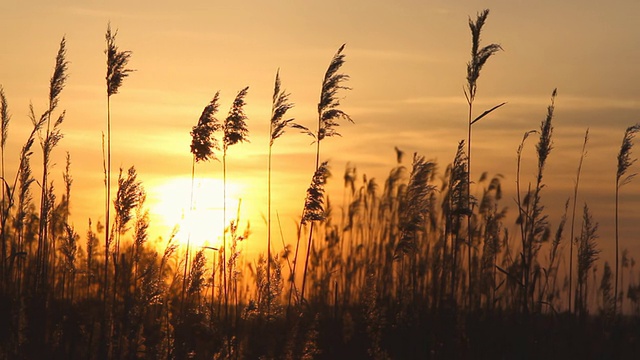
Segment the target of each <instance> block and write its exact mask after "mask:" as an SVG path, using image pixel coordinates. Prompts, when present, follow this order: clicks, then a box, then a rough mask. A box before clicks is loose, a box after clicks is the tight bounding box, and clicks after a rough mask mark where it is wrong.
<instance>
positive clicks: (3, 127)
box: [0, 85, 11, 287]
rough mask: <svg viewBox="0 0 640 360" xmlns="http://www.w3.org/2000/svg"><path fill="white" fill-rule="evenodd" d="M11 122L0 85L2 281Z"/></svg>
mask: <svg viewBox="0 0 640 360" xmlns="http://www.w3.org/2000/svg"><path fill="white" fill-rule="evenodd" d="M10 120H11V115H10V114H9V105H8V104H7V97H6V96H5V94H4V88H3V87H2V85H0V152H2V154H1V155H0V162H1V163H0V176H1V178H2V206H1V207H0V224H2V229H0V234H1V235H0V236H1V237H2V239H1V240H2V254H1V255H2V260H1V261H0V274H1V276H2V277H3V279H4V280H6V276H7V275H8V273H7V260H6V259H7V234H6V229H7V227H6V224H7V218H8V215H9V214H8V206H7V196H8V194H9V193H10V191H11V190H10V189H9V183H8V182H7V180H6V175H5V173H4V158H5V145H6V143H7V137H8V136H9V122H10ZM4 283H5V281H2V285H0V287H1V286H4Z"/></svg>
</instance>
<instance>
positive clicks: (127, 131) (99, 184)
mask: <svg viewBox="0 0 640 360" xmlns="http://www.w3.org/2000/svg"><path fill="white" fill-rule="evenodd" d="M485 8H488V9H490V10H491V13H490V15H489V18H488V21H487V24H486V26H485V28H484V29H483V34H482V41H483V43H484V44H488V43H499V44H500V45H501V46H502V47H503V49H504V51H503V52H500V53H498V54H497V55H496V56H494V57H492V58H491V59H489V61H488V63H487V64H486V66H485V67H484V68H483V70H482V73H481V75H480V79H479V82H478V94H477V101H476V107H475V109H476V114H479V113H480V112H481V111H483V110H484V109H487V108H490V107H492V106H493V105H495V104H498V103H501V102H507V104H506V105H505V106H504V107H502V108H500V109H499V110H498V111H496V112H494V113H493V114H491V116H489V117H487V118H485V119H483V120H482V121H481V122H479V123H477V124H476V125H474V130H473V141H472V144H473V155H472V156H473V157H472V169H471V171H472V178H476V179H477V178H479V177H480V174H481V173H482V172H484V171H487V172H488V173H489V174H490V175H493V174H502V175H504V179H503V186H504V189H505V194H506V195H505V198H504V200H503V205H505V206H508V207H509V208H510V210H511V213H514V212H515V210H514V209H515V202H514V198H515V192H514V187H515V186H514V184H515V169H516V149H517V148H518V145H519V144H520V141H521V139H522V136H523V134H524V133H525V132H526V131H528V130H531V129H536V128H538V127H539V125H540V122H541V121H542V120H544V117H545V114H546V107H547V106H548V104H549V100H550V95H551V92H552V90H553V89H554V88H557V89H558V97H557V99H556V113H555V115H556V116H555V118H554V127H555V130H554V134H553V141H554V148H553V150H552V153H551V155H550V157H549V160H548V164H547V169H546V173H545V184H546V187H545V189H544V191H543V194H542V197H543V202H544V204H545V206H546V209H547V210H548V211H549V215H550V222H551V224H552V226H553V227H554V228H555V226H557V224H558V222H559V219H560V213H561V210H562V208H563V205H564V202H565V201H566V199H567V198H568V197H569V196H571V194H572V192H573V186H574V179H575V175H576V170H577V166H578V160H579V157H580V150H581V147H582V141H583V137H584V133H585V131H586V129H587V128H589V129H590V130H589V131H590V140H589V144H588V148H587V150H588V155H587V157H586V159H585V162H584V166H583V174H582V178H581V183H580V194H579V198H578V204H579V205H578V206H579V208H580V207H581V205H582V204H584V203H585V202H586V203H588V204H589V207H590V208H591V210H592V213H593V215H594V219H595V220H596V221H597V222H599V224H600V231H599V235H600V240H599V241H600V246H601V248H602V250H603V253H602V255H601V257H602V258H603V259H605V260H608V261H610V262H611V261H613V255H612V254H613V252H612V249H613V247H612V244H613V241H614V238H613V209H614V191H615V185H614V181H615V171H616V156H617V152H618V150H619V148H620V143H621V140H622V136H623V134H624V130H625V129H626V128H627V127H628V126H630V125H632V124H634V123H636V122H638V121H640V87H639V86H638V84H640V71H638V69H637V64H639V63H640V32H638V31H637V14H638V13H639V12H640V3H639V2H637V1H635V0H615V1H609V2H606V3H605V2H602V1H595V0H583V1H564V2H558V1H547V0H541V1H536V2H530V1H514V0H493V1H455V2H454V1H417V0H411V1H409V0H401V1H394V2H390V1H381V0H367V1H343V0H342V1H336V0H326V1H295V2H294V1H271V2H266V1H227V2H221V1H209V0H207V1H190V2H188V3H181V2H176V1H166V0H156V1H136V2H130V1H118V0H116V1H109V2H104V1H77V0H76V1H56V2H51V1H12V0H8V1H3V2H2V3H0V44H1V46H2V50H1V51H0V84H1V85H2V86H3V88H4V91H5V94H6V96H7V100H8V102H9V107H10V112H11V114H12V121H11V123H10V128H9V139H8V141H7V153H6V158H7V165H6V168H7V172H8V175H9V178H11V176H12V175H11V174H13V173H15V169H16V168H17V161H18V159H17V157H18V153H19V149H20V147H21V146H22V144H23V142H24V140H25V139H26V138H27V136H28V132H29V131H30V121H29V119H28V108H29V103H30V102H32V103H33V105H34V107H35V109H36V113H42V112H43V111H44V110H45V108H46V106H47V100H46V99H47V94H48V81H49V78H50V76H51V73H52V71H53V65H54V59H55V54H56V51H57V49H58V46H59V43H60V40H61V38H62V37H63V36H65V37H66V41H67V49H68V54H67V59H68V60H69V62H70V65H69V79H68V82H67V85H66V88H65V89H64V91H63V93H62V95H61V102H60V105H59V107H60V109H65V110H66V112H67V117H66V120H65V122H64V124H63V125H62V131H63V133H64V135H65V137H64V139H63V140H62V142H61V143H60V145H59V146H58V148H56V149H55V151H54V155H53V159H54V162H55V163H56V165H55V167H54V168H53V170H52V171H51V174H52V175H51V176H52V178H53V179H54V181H57V184H59V185H58V188H62V175H61V174H62V171H63V170H64V157H65V152H67V151H68V152H69V153H70V154H71V161H72V164H71V174H72V176H73V178H74V185H73V188H72V195H71V196H72V204H71V206H72V208H71V211H72V216H73V217H72V219H73V221H74V224H75V227H76V229H77V231H78V232H79V233H80V234H83V235H84V233H85V232H86V228H87V223H88V219H89V218H91V219H92V220H93V222H94V223H95V222H96V221H98V220H99V219H102V218H103V217H104V214H103V205H102V204H103V201H104V189H103V172H102V148H101V137H102V133H103V132H105V131H106V91H105V80H104V77H105V71H106V67H105V55H104V48H105V40H104V34H105V31H106V28H107V24H108V23H109V22H110V23H111V26H112V27H113V28H114V29H118V35H117V44H118V46H119V47H120V49H122V50H130V51H132V52H133V55H132V58H131V62H130V67H131V68H134V69H135V70H136V71H135V72H134V73H132V74H131V76H130V77H129V78H126V79H125V81H124V84H123V86H122V87H121V88H120V92H119V93H118V94H116V95H114V96H113V97H112V102H111V104H112V131H113V133H112V164H113V165H112V166H113V168H114V174H117V169H118V168H119V167H122V168H124V169H126V168H128V167H130V166H132V165H135V167H136V169H137V171H138V174H139V179H140V180H142V181H143V185H144V187H145V189H146V191H147V193H148V195H147V204H148V206H149V209H150V212H151V219H152V230H153V236H154V238H156V237H158V236H162V237H163V238H164V239H166V238H167V237H168V236H169V234H170V232H171V228H172V227H173V226H174V225H175V224H182V227H183V228H185V227H186V225H185V224H186V222H188V220H185V219H183V214H185V213H187V212H188V208H189V198H190V191H191V159H192V155H191V153H190V152H189V144H190V141H191V138H190V135H189V131H190V130H191V127H192V126H194V125H195V124H196V123H197V120H198V117H199V116H200V113H201V111H202V108H203V107H204V106H205V105H206V104H207V103H208V101H209V100H210V99H211V98H212V97H213V95H214V94H215V92H216V91H220V96H221V107H220V109H221V110H220V113H219V117H220V118H224V116H226V112H227V111H228V110H227V109H228V108H229V106H230V104H231V102H232V100H233V98H234V96H235V95H236V93H237V92H238V91H239V90H240V89H242V88H243V87H245V86H249V87H250V88H249V94H248V96H247V98H246V101H247V106H246V108H245V110H246V112H247V115H248V117H249V120H248V126H249V131H250V133H249V139H250V143H246V144H241V145H234V146H233V147H232V148H230V150H229V154H228V169H227V170H228V182H229V195H228V196H229V199H230V202H229V206H228V208H230V210H229V211H230V214H235V212H236V207H237V204H238V203H239V202H240V201H239V199H240V198H242V200H241V211H240V213H241V222H242V223H244V222H245V221H247V220H248V221H250V223H251V230H252V232H253V235H252V236H251V237H250V239H249V240H248V241H247V242H248V243H249V244H248V245H246V246H247V251H249V252H250V253H251V252H253V253H258V252H261V251H264V248H265V245H264V234H265V231H266V230H265V229H266V224H265V220H264V218H265V216H266V215H265V214H266V171H267V149H268V148H267V146H268V137H269V135H268V124H269V116H270V110H271V96H272V91H273V81H274V77H275V73H276V71H277V70H278V69H280V75H281V79H282V84H283V87H284V88H286V89H287V91H289V92H290V93H291V99H292V101H293V102H294V103H295V104H296V106H295V107H294V108H293V109H292V110H291V111H290V115H291V116H293V117H295V118H296V121H297V122H298V123H301V124H303V125H306V126H309V127H311V128H312V129H313V127H314V126H315V121H316V120H315V119H316V104H317V101H318V97H319V92H320V86H321V81H322V77H323V75H324V72H325V71H326V68H327V66H328V64H329V62H330V60H331V57H332V56H333V54H334V53H335V52H336V50H337V49H338V47H339V46H340V45H341V44H343V43H346V48H345V51H344V53H345V54H346V63H345V65H344V66H343V68H342V71H343V72H344V73H346V74H348V75H349V76H350V77H351V79H350V81H349V83H348V85H349V86H350V87H351V88H352V90H351V91H345V92H342V93H340V96H341V103H342V109H343V110H344V111H345V112H347V113H349V114H350V115H351V117H352V118H353V119H354V121H355V124H347V123H342V124H341V126H340V127H339V129H338V130H339V131H340V133H341V134H342V137H336V138H330V139H327V140H326V141H323V143H322V154H321V158H322V159H328V160H330V166H331V168H332V171H333V173H334V177H333V179H332V180H330V183H329V184H328V193H329V194H330V196H331V197H332V199H334V200H333V203H334V204H337V205H336V206H339V205H340V204H341V199H342V180H341V179H342V173H343V171H344V168H345V166H346V164H347V162H350V163H351V164H353V165H355V166H356V167H357V169H358V173H359V174H360V175H362V174H367V176H368V177H369V178H372V177H375V178H376V179H378V182H379V183H383V181H384V179H385V177H386V175H387V174H388V172H389V170H390V169H391V167H393V166H394V165H395V152H394V150H393V149H394V146H398V147H399V148H401V149H402V150H403V151H405V152H406V153H407V154H412V153H413V152H417V153H419V154H421V155H424V156H426V157H427V158H429V159H436V160H437V161H438V162H439V164H440V167H441V169H442V170H444V167H446V164H447V163H449V162H450V161H451V160H452V159H453V156H454V154H455V149H456V145H457V143H458V141H460V140H462V139H465V138H466V131H467V113H466V112H467V106H466V102H465V98H464V95H463V91H462V90H463V87H464V84H465V77H466V63H467V61H468V60H469V53H470V34H469V28H468V19H469V17H475V15H476V13H477V12H478V11H481V10H482V9H485ZM311 141H312V140H311V138H309V137H307V136H305V135H303V134H299V133H297V132H296V131H293V130H289V131H288V132H287V133H286V134H285V135H284V136H283V137H282V138H280V139H278V140H277V141H276V143H275V145H274V157H273V164H274V165H273V194H274V196H273V204H274V205H273V207H274V210H277V212H278V215H279V217H280V220H281V226H282V227H283V233H284V234H285V241H286V242H287V243H292V242H293V241H294V239H293V233H294V230H293V229H295V221H296V219H297V218H299V216H300V213H301V210H302V206H303V205H304V196H305V190H306V188H307V187H308V184H309V181H310V179H311V175H312V173H313V170H314V160H315V157H314V150H315V148H314V146H312V145H311ZM534 143H535V141H530V142H528V143H527V147H526V149H525V151H524V154H523V172H522V177H523V181H524V182H525V183H526V182H533V181H534V176H535V165H536V160H535V157H534V156H535V154H534ZM38 152H39V151H36V153H35V154H34V157H33V169H34V173H35V175H36V178H39V177H40V176H41V175H39V174H41V166H39V165H38V164H39V163H40V161H41V160H40V158H39V153H38ZM406 165H409V164H406ZM638 166H640V165H638V164H636V165H634V167H632V169H631V171H632V172H636V171H638ZM195 174H196V181H195V183H196V186H195V189H196V198H197V201H196V208H197V209H198V218H197V219H195V220H189V221H191V222H192V223H193V222H195V223H198V224H204V225H203V226H204V228H203V229H197V230H194V235H193V237H194V238H201V241H205V239H202V238H208V237H211V236H212V235H211V234H210V233H211V230H210V228H208V227H207V226H211V227H216V226H220V224H216V220H212V219H216V218H219V215H220V214H221V207H222V201H221V195H220V193H221V191H222V190H221V189H222V185H221V178H222V165H221V163H219V162H209V163H204V164H198V165H197V166H196V171H195ZM114 178H115V175H114ZM639 195H640V180H636V181H635V182H632V183H631V184H629V185H627V186H626V187H624V188H623V189H622V190H621V208H620V209H621V210H620V213H621V214H622V215H621V223H620V225H621V226H620V229H621V247H622V248H629V249H630V250H631V253H632V255H633V254H637V255H635V257H636V258H638V259H640V243H638V237H637V235H636V234H637V233H638V232H639V230H640V228H639V227H638V226H639V225H638V222H637V218H638V212H637V209H638V207H639V206H640V196H639ZM274 216H275V215H274ZM507 226H508V227H509V228H510V229H512V230H514V229H515V227H514V224H513V223H512V222H511V223H509V224H507ZM181 236H185V234H182V235H181ZM209 241H215V239H209ZM277 241H279V240H277ZM280 243H281V242H280Z"/></svg>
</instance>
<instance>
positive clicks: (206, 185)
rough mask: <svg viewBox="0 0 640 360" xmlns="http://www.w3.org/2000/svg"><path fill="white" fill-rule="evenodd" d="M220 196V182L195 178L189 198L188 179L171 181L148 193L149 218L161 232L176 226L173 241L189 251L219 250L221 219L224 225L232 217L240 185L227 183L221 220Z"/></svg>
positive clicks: (189, 182)
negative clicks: (183, 245) (209, 247)
mask: <svg viewBox="0 0 640 360" xmlns="http://www.w3.org/2000/svg"><path fill="white" fill-rule="evenodd" d="M223 194H224V185H223V181H222V180H221V179H211V178H205V179H195V180H194V182H193V198H192V182H191V178H188V177H179V178H173V179H170V180H167V181H163V182H162V183H159V184H158V185H156V186H153V187H152V188H151V189H150V190H149V198H150V199H149V207H150V215H151V217H152V219H154V220H155V221H157V222H159V223H160V224H159V225H160V226H161V227H165V230H167V229H171V228H173V227H175V226H176V225H177V226H178V229H179V230H178V232H177V234H176V239H177V241H178V242H179V243H182V244H185V245H186V244H187V243H189V245H190V246H191V247H193V248H199V247H203V246H212V247H220V246H221V243H222V240H221V239H222V231H223V224H224V220H223V219H226V223H227V224H228V223H229V222H230V221H231V219H234V218H235V217H236V213H237V211H238V206H239V203H240V194H242V189H241V186H239V185H238V184H235V183H230V182H227V201H226V203H227V207H226V217H223V209H224V207H223V198H224V195H223ZM191 199H193V201H192V202H191V206H190V200H191ZM167 231H170V230H167Z"/></svg>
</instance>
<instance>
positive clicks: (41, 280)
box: [36, 37, 69, 290]
mask: <svg viewBox="0 0 640 360" xmlns="http://www.w3.org/2000/svg"><path fill="white" fill-rule="evenodd" d="M66 55H67V49H66V40H65V38H64V37H63V38H62V40H61V41H60V47H59V49H58V54H57V55H56V64H55V67H54V70H53V75H52V76H51V81H50V86H49V107H48V108H47V110H46V111H45V114H46V115H44V116H45V117H46V118H47V126H46V129H44V134H43V133H42V132H38V136H39V138H40V146H41V148H42V182H41V184H40V185H41V186H42V191H41V196H40V222H39V228H38V254H37V259H38V260H37V274H38V275H37V276H36V290H42V289H41V287H44V286H46V285H45V284H47V283H48V279H47V277H48V265H49V264H48V262H49V256H50V254H49V246H50V244H49V239H48V229H49V227H48V225H49V215H50V211H51V208H52V206H53V204H51V202H50V198H49V193H50V191H51V187H52V185H49V180H48V178H49V170H50V169H49V167H50V165H51V152H52V151H53V149H54V148H55V147H56V145H57V144H58V142H59V141H60V140H61V139H62V136H63V135H62V132H61V131H60V125H61V124H62V122H63V121H64V116H65V112H64V111H63V112H62V113H61V114H60V115H59V116H58V119H57V120H55V122H54V123H53V127H52V124H51V117H52V114H53V112H54V111H55V110H56V108H57V107H58V102H59V101H60V93H61V92H62V90H63V89H64V85H65V83H66V81H67V67H68V64H69V63H68V62H67V60H66ZM54 241H55V240H54ZM51 255H52V256H53V257H54V259H55V252H53V254H51Z"/></svg>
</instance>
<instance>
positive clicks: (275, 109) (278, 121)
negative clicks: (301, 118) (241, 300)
mask: <svg viewBox="0 0 640 360" xmlns="http://www.w3.org/2000/svg"><path fill="white" fill-rule="evenodd" d="M289 96H291V94H290V93H288V92H286V90H284V89H281V82H280V69H278V71H277V72H276V79H275V84H274V88H273V97H272V102H271V121H270V122H269V123H270V131H269V154H268V172H267V263H266V268H267V274H266V289H267V291H266V295H267V296H269V297H270V296H271V294H272V293H273V292H272V291H271V260H272V256H271V155H272V148H273V144H274V142H275V140H276V139H277V138H279V137H280V136H282V135H283V134H284V131H285V129H286V128H287V126H291V127H294V128H297V129H300V130H303V131H306V132H308V129H307V128H306V127H304V126H302V125H299V124H296V123H294V122H293V120H294V118H288V119H285V118H284V117H285V115H286V114H287V112H288V111H289V110H290V109H291V108H292V107H293V106H294V104H293V103H292V102H291V101H290V100H289ZM265 301H266V304H267V315H269V307H270V304H271V302H272V301H273V299H265Z"/></svg>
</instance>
